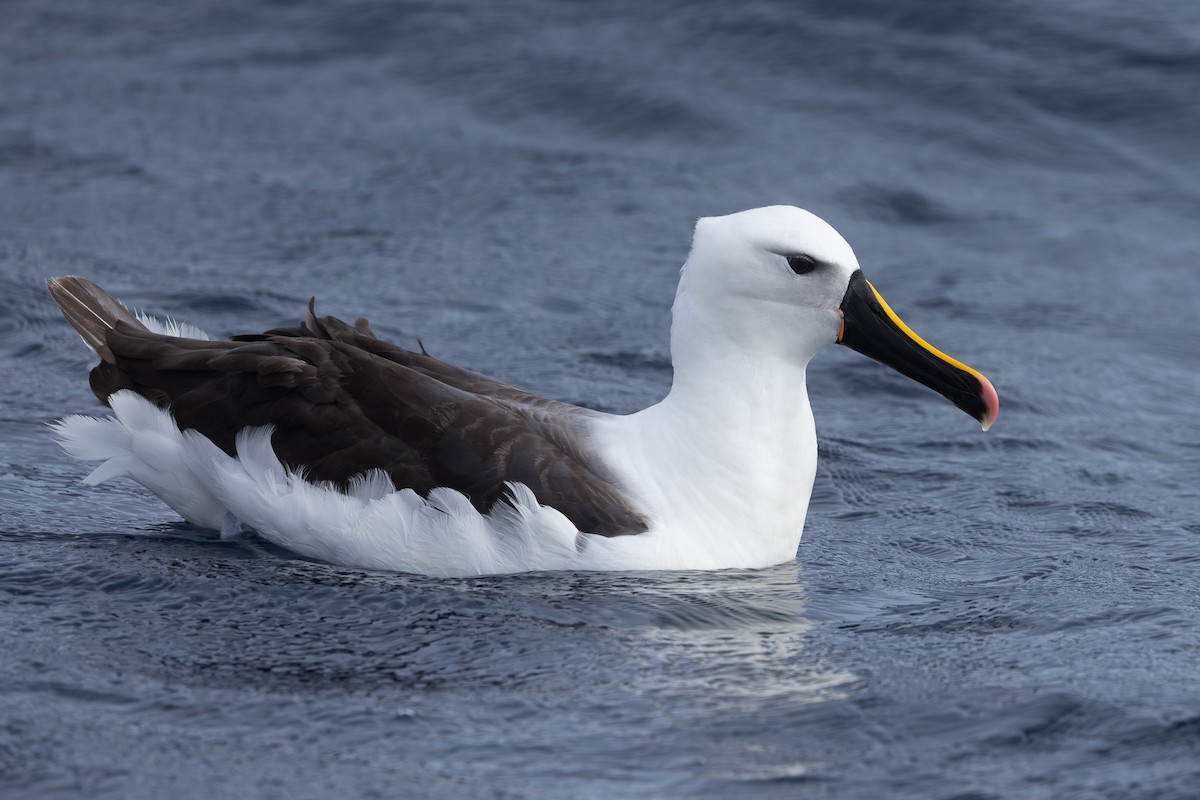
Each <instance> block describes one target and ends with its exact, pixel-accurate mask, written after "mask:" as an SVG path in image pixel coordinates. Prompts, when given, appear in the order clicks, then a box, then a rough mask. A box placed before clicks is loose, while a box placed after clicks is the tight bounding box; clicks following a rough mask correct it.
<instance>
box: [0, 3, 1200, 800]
mask: <svg viewBox="0 0 1200 800" xmlns="http://www.w3.org/2000/svg"><path fill="white" fill-rule="evenodd" d="M1197 98H1200V6H1197V5H1196V4H1195V3H1191V2H1186V1H1185V0H1161V1H1160V2H1148V3H1141V4H1132V3H1118V2H1112V1H1110V0H1094V1H1091V2H1084V0H1054V1H1053V2H1030V1H1028V0H1016V1H1015V2H1009V3H993V2H981V1H972V0H953V1H952V2H943V3H926V2H917V1H916V0H906V1H905V2H891V1H890V0H850V1H849V2H839V3H818V2H755V3H750V4H744V5H743V4H731V3H727V2H674V3H672V2H663V3H645V2H640V3H591V4H585V3H551V2H537V1H536V0H522V1H521V2H511V3H503V4H500V3H495V4H489V3H447V2H424V3H423V2H365V1H363V2H349V1H348V0H340V1H339V2H328V1H327V0H296V1H295V2H284V1H282V0H241V2H198V3H187V4H180V3H174V4H160V3H150V2H140V1H139V0H128V1H122V2H112V3H103V4H100V3H92V2H83V1H82V0H63V1H62V2H54V3H46V2H39V1H38V0H9V2H5V3H3V4H0V376H2V377H0V443H2V444H0V795H2V796H3V797H4V798H6V800H7V799H8V798H56V797H88V798H159V797H167V796H169V797H174V798H192V797H197V798H198V797H290V798H310V797H311V798H324V797H355V798H359V797H361V798H368V797H381V798H382V797H431V798H438V797H447V798H449V797H454V798H459V797H544V798H557V797H594V798H613V797H713V798H724V797H764V798H773V797H779V798H785V797H786V798H791V797H805V798H947V799H948V798H959V799H960V800H965V799H966V798H976V799H979V800H982V799H983V798H1193V797H1200V666H1198V665H1200V489H1198V485H1200V480H1198V478H1200V424H1198V414H1197V408H1198V407H1200V401H1198V397H1200V325H1198V324H1197V319H1196V318H1197V309H1200V227H1198V225H1197V220H1198V219H1200V169H1198V168H1200V149H1198V148H1197V137H1196V131H1197V130H1200V104H1198V103H1197V102H1196V101H1197ZM771 203H791V204H796V205H801V206H804V207H807V208H809V209H811V210H813V211H815V212H816V213H818V214H820V215H821V216H823V217H825V218H826V219H828V220H829V221H830V222H831V223H832V224H834V226H835V227H837V228H838V229H839V230H840V231H841V232H842V233H843V234H844V235H845V236H846V237H847V239H849V240H850V242H851V243H852V244H853V245H854V246H855V249H856V251H857V254H858V256H859V260H860V262H861V263H862V265H863V267H864V270H865V271H866V273H867V275H868V276H869V277H870V278H871V280H872V281H873V282H874V283H875V285H876V286H878V287H879V288H880V290H881V291H882V292H883V293H884V295H885V296H886V297H888V299H889V301H890V302H891V304H892V306H893V307H894V308H896V309H897V311H898V312H899V313H900V314H901V315H902V316H904V317H905V319H906V320H907V321H908V322H909V323H910V324H911V325H912V326H913V327H914V328H915V329H916V330H917V331H918V332H920V333H921V334H922V335H924V336H926V337H927V338H928V339H930V340H931V341H932V342H934V343H935V344H938V345H940V346H943V347H944V348H945V349H947V350H948V351H950V352H951V353H952V354H953V355H955V356H956V357H959V358H961V359H963V360H964V361H966V362H967V363H969V364H971V365H972V366H975V367H977V368H979V369H980V370H982V371H983V372H984V373H985V374H987V375H988V376H989V377H990V378H991V379H992V380H993V382H994V383H995V384H996V386H997V389H998V390H999V393H1000V397H1001V415H1000V418H999V421H998V422H997V424H996V426H995V427H994V428H993V429H992V431H990V432H989V433H987V434H982V433H981V432H980V431H979V430H978V426H977V425H975V424H974V423H973V422H972V421H971V420H970V419H969V418H968V417H966V416H965V415H963V414H961V413H960V412H958V411H956V410H955V409H953V408H952V407H950V406H949V405H948V404H946V403H945V402H944V401H942V400H941V399H940V398H938V397H936V396H935V395H933V394H932V393H930V392H928V391H926V390H924V389H922V388H921V387H919V386H916V385H915V384H912V383H909V382H908V381H906V380H905V379H903V378H901V377H900V376H898V375H895V374H893V373H891V372H889V371H887V370H886V369H885V368H883V367H881V366H879V365H877V364H875V363H872V362H869V361H867V360H865V359H862V358H861V357H859V356H857V355H855V354H854V353H851V352H848V351H845V352H833V351H830V352H827V353H824V354H822V355H821V356H819V357H818V359H817V361H816V362H814V364H813V366H812V368H811V370H810V386H811V393H812V399H813V405H814V408H815V412H816V415H817V426H818V432H819V434H820V436H821V438H822V452H821V463H820V467H819V472H818V476H817V485H816V489H815V491H814V497H813V502H812V507H811V509H810V513H809V517H808V520H807V524H806V529H805V535H804V540H803V542H802V544H801V546H800V550H799V552H798V554H797V557H796V560H795V562H793V563H789V564H785V565H782V566H779V567H775V568H772V569H767V570H762V571H728V572H717V573H630V574H582V573H581V574H536V575H523V576H515V577H505V578H486V579H472V580H434V579H429V578H422V577H414V576H408V575H397V574H384V573H372V572H365V571H360V570H353V569H346V568H341V567H334V566H330V565H326V564H321V563H314V562H311V561H307V560H304V559H301V558H297V557H295V556H293V555H291V554H289V553H287V552H284V551H281V550H279V549H277V548H274V547H271V546H269V545H267V544H265V543H263V542H261V541H257V540H254V539H245V540H240V541H232V542H223V541H219V540H218V538H217V537H216V536H215V534H212V533H210V532H206V531H201V530H197V529H194V528H191V527H189V526H188V525H186V524H184V523H182V522H180V521H179V520H178V519H177V518H176V517H174V515H173V514H172V513H171V512H170V511H169V510H168V509H166V508H165V507H163V506H162V505H161V504H159V503H158V501H157V500H155V499H154V498H153V497H151V496H149V495H148V493H146V492H145V491H143V490H141V489H140V487H137V486H135V485H133V484H129V483H114V484H110V485H105V486H103V487H99V488H94V489H91V488H86V487H82V486H80V485H79V483H78V481H79V479H80V478H81V477H82V476H83V475H85V474H86V472H87V470H88V467H87V466H85V465H80V464H76V463H73V462H71V461H70V460H69V459H68V458H67V457H66V456H65V455H63V454H62V453H61V452H59V451H58V450H57V448H56V447H55V446H54V445H53V443H52V441H51V437H50V434H49V432H48V431H47V430H46V428H45V424H46V423H48V422H51V421H53V420H54V419H56V418H57V417H59V416H61V415H64V414H67V413H81V412H93V411H95V410H97V404H96V402H95V400H94V398H93V397H92V396H91V394H90V392H89V391H88V388H87V382H86V373H87V370H88V369H89V367H90V365H91V355H90V353H89V352H88V351H87V350H86V349H85V348H84V347H83V346H82V345H81V344H80V342H79V340H78V338H77V337H76V335H75V334H74V333H73V332H72V331H71V330H70V329H69V328H68V326H67V325H66V323H65V322H63V320H62V319H61V317H60V316H59V314H58V311H57V309H56V308H55V307H54V306H53V304H52V302H51V301H50V299H49V297H48V296H47V295H46V293H45V291H44V281H45V280H46V279H47V278H49V277H51V276H54V275H61V274H71V273H74V274H82V275H87V276H89V277H91V278H93V279H95V280H97V281H98V282H100V283H101V284H102V285H104V286H106V287H108V288H110V289H111V290H113V291H114V292H115V293H116V294H118V295H119V296H121V297H123V298H125V299H126V300H127V301H128V302H129V303H130V304H132V305H134V306H137V307H140V308H143V309H145V310H147V311H150V312H152V313H157V314H165V315H170V316H173V317H176V318H182V319H187V320H189V321H192V322H195V323H197V324H199V325H200V326H201V327H204V328H206V329H208V330H210V331H212V332H214V333H221V334H231V333H237V332H246V331H256V330H261V329H263V328H264V327H268V326H273V325H278V324H281V323H291V322H294V321H295V320H297V319H298V318H299V316H300V315H301V314H302V313H303V309H304V303H305V302H306V301H307V299H308V297H309V296H310V295H312V294H315V295H317V297H318V307H319V309H321V310H322V311H324V312H326V313H332V314H336V315H338V316H342V317H347V318H353V317H355V316H357V315H366V316H368V317H370V318H371V320H372V323H373V325H374V326H375V328H376V330H377V331H378V332H380V333H381V334H382V335H385V336H387V337H390V338H394V339H396V340H399V341H402V342H408V343H410V344H411V343H412V342H414V341H415V339H416V337H418V336H419V337H421V339H422V341H423V342H424V343H425V346H426V347H427V348H428V349H429V350H430V352H432V353H434V354H435V355H437V356H439V357H441V358H444V359H446V360H449V361H453V362H456V363H459V364H463V365H465V366H468V367H471V368H473V369H477V370H481V371H484V372H488V373H490V374H493V375H495V376H497V377H500V378H502V379H505V380H508V381H510V382H513V383H516V384H519V385H522V386H525V387H528V388H531V389H533V390H536V391H539V392H542V393H544V394H547V395H550V396H553V397H556V398H560V399H564V400H568V401H571V402H576V403H580V404H583V405H588V406H591V407H595V408H601V409H605V410H609V411H616V412H628V411H632V410H635V409H637V408H640V407H642V406H644V405H646V404H649V403H652V402H654V401H656V400H657V399H658V398H659V397H661V396H662V395H663V393H664V392H665V391H666V388H667V386H668V385H669V381H670V364H669V358H668V352H667V332H668V327H669V308H670V303H671V300H672V297H673V291H674V285H675V281H676V277H677V269H678V266H679V264H680V263H681V261H682V259H683V257H684V255H685V254H686V251H687V247H688V242H689V237H690V232H691V226H692V224H693V223H694V220H695V219H696V218H697V217H699V216H702V215H711V214H721V213H727V212H732V211H736V210H740V209H742V208H748V207H753V206H760V205H767V204H771Z"/></svg>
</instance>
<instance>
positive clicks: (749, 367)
mask: <svg viewBox="0 0 1200 800" xmlns="http://www.w3.org/2000/svg"><path fill="white" fill-rule="evenodd" d="M674 311H675V313H674V323H673V325H672V337H671V355H672V360H673V362H674V365H675V378H674V382H673V384H672V387H671V392H670V394H668V395H667V397H666V398H665V399H664V400H663V401H662V402H660V403H658V404H657V405H654V406H651V407H650V408H647V409H645V410H644V411H640V412H638V413H636V414H632V415H630V416H628V417H612V418H609V419H606V420H603V421H601V422H599V423H597V438H598V444H599V445H600V447H601V450H602V452H603V454H604V458H605V460H606V462H607V463H609V464H610V465H611V466H612V468H613V470H614V472H615V473H616V475H617V477H618V480H619V482H620V483H621V484H622V486H623V488H624V489H625V490H626V491H628V492H629V493H630V495H631V496H632V497H633V498H634V499H635V501H636V502H637V504H638V505H639V507H640V508H641V510H642V511H643V512H644V513H646V515H647V516H648V517H649V518H650V520H651V534H650V535H651V536H652V537H653V538H654V539H655V540H656V541H657V545H656V546H657V547H659V548H662V550H661V552H660V558H658V559H654V560H655V561H657V562H659V563H663V564H664V566H666V565H668V564H669V565H671V566H674V567H676V568H712V567H718V566H725V567H732V566H741V567H761V566H766V565H769V564H777V563H781V562H783V561H787V560H790V559H792V558H793V557H794V556H795V553H796V548H797V547H798V546H799V543H800V535H801V532H802V531H803V526H804V517H805V513H806V512H807V509H808V499H809V495H810V493H811V491H812V483H813V476H814V475H815V473H816V463H817V445H816V431H815V429H814V426H813V418H812V410H811V408H810V407H809V404H808V392H807V389H806V387H805V367H806V365H807V362H808V358H803V359H799V358H780V357H779V356H778V355H777V354H774V353H773V352H772V351H773V350H774V349H775V348H767V347H754V346H752V343H747V342H744V341H740V339H741V337H740V336H738V335H732V336H731V335H730V331H729V330H728V328H721V327H714V326H713V325H712V323H713V322H714V321H715V322H720V320H714V317H713V315H711V314H705V313H699V312H698V311H696V310H695V309H693V308H692V307H691V306H689V305H688V304H687V303H681V302H677V303H676V307H675V310H674ZM736 333H737V332H735V334H736ZM748 344H751V346H747V345H748ZM635 538H640V537H635Z"/></svg>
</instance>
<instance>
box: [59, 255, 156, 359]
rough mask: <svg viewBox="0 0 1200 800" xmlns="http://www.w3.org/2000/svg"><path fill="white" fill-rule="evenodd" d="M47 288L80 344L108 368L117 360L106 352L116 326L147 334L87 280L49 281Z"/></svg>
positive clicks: (118, 304) (117, 302) (116, 302)
mask: <svg viewBox="0 0 1200 800" xmlns="http://www.w3.org/2000/svg"><path fill="white" fill-rule="evenodd" d="M48 288H49V289H50V296H51V297H53V298H54V300H55V302H57V303H58V306H59V308H61V309H62V313H63V316H64V317H66V318H67V322H69V323H71V327H73V328H74V329H75V330H76V331H78V332H79V335H80V336H82V337H83V341H84V342H85V343H86V344H87V346H88V347H90V348H92V349H93V350H95V351H96V353H97V355H99V356H100V358H101V360H103V361H107V362H108V363H110V364H112V363H115V361H116V359H115V358H114V357H113V353H112V350H110V349H109V348H108V344H107V343H106V337H107V335H108V332H109V331H110V330H112V329H114V328H115V327H116V325H117V323H118V322H123V323H125V324H126V325H129V326H132V327H133V328H136V329H138V330H143V331H144V330H148V329H147V327H146V326H145V325H144V324H142V321H141V320H139V319H138V318H137V317H136V316H135V315H134V314H133V312H131V311H130V310H129V309H128V308H126V307H125V306H124V305H123V304H122V303H121V301H120V300H118V299H117V298H115V297H113V296H112V295H111V294H109V293H108V292H106V291H104V290H103V289H101V288H100V287H99V286H97V285H96V284H95V283H93V282H92V281H89V280H88V279H87V278H80V277H78V276H75V275H68V276H66V277H63V278H52V279H51V280H50V282H49V284H48Z"/></svg>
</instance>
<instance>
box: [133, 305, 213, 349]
mask: <svg viewBox="0 0 1200 800" xmlns="http://www.w3.org/2000/svg"><path fill="white" fill-rule="evenodd" d="M133 315H134V316H135V317H137V318H138V322H140V323H142V324H143V325H145V326H146V328H147V329H148V330H149V331H150V332H151V333H158V334H161V335H163V336H174V337H176V338H180V339H203V340H204V341H206V342H210V341H212V337H211V336H209V335H208V334H207V333H205V332H204V331H202V330H200V329H199V328H197V327H196V326H195V325H193V324H192V323H190V322H176V321H175V320H173V319H171V318H170V317H167V318H165V319H159V318H158V317H152V316H150V315H149V314H143V313H142V312H141V311H134V312H133Z"/></svg>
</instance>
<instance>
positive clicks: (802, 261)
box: [787, 254, 817, 275]
mask: <svg viewBox="0 0 1200 800" xmlns="http://www.w3.org/2000/svg"><path fill="white" fill-rule="evenodd" d="M787 262H788V266H789V267H791V268H792V272H794V273H796V274H797V275H807V274H808V273H810V272H812V271H813V270H814V269H816V268H817V260H816V259H815V258H813V257H812V256H806V255H803V254H801V255H798V256H788V257H787Z"/></svg>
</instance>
